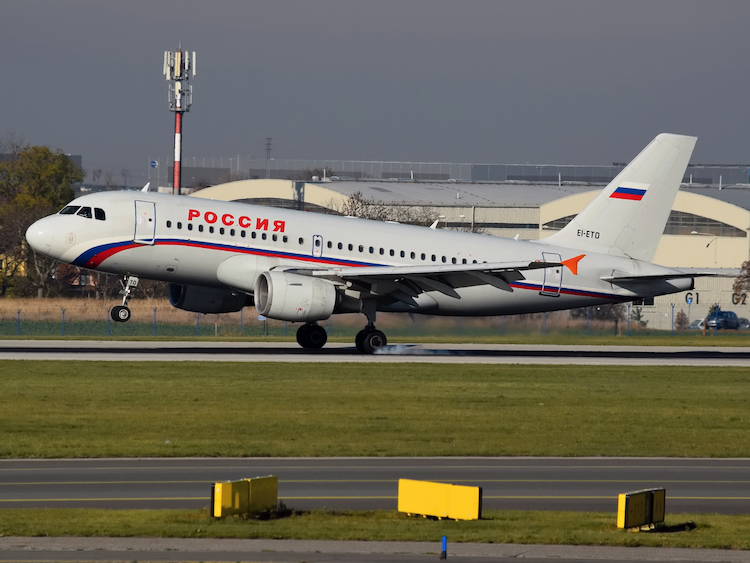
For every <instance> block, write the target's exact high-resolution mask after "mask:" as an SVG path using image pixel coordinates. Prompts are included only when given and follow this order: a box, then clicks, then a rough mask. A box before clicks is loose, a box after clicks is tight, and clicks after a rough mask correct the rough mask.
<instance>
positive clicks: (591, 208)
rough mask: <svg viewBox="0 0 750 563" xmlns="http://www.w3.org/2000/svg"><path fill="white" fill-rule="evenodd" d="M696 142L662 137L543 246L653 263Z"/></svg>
mask: <svg viewBox="0 0 750 563" xmlns="http://www.w3.org/2000/svg"><path fill="white" fill-rule="evenodd" d="M696 140H697V139H696V138H695V137H686V136H683V135H671V134H668V133H662V134H661V135H659V136H657V137H656V138H655V139H654V140H653V141H651V143H650V144H649V145H648V146H647V147H646V148H645V149H643V150H642V151H641V153H640V154H639V155H638V156H636V157H635V158H634V159H633V161H632V162H631V163H630V164H628V165H627V166H626V167H625V168H624V169H623V171H622V172H620V173H619V174H618V175H617V177H616V178H615V179H614V180H612V182H610V183H609V185H608V186H607V187H606V188H604V190H603V191H602V192H601V193H600V194H599V195H598V196H597V197H596V198H594V200H593V201H592V202H591V203H589V204H588V205H587V206H586V207H585V208H584V209H583V211H581V212H580V213H579V214H578V215H577V216H576V218H575V219H573V220H572V221H571V222H570V223H569V224H568V225H566V226H565V228H563V229H562V230H561V231H560V232H558V233H555V234H554V235H552V236H551V237H548V238H546V239H543V240H542V241H541V242H544V243H548V244H554V245H557V246H565V247H568V248H572V249H579V250H587V251H593V252H602V253H605V254H614V255H623V254H624V255H626V256H629V257H630V258H634V259H636V260H643V261H646V262H650V261H651V260H652V259H653V257H654V254H655V253H656V247H657V246H658V244H659V239H660V238H661V235H662V233H663V232H664V226H665V225H666V224H667V219H668V218H669V212H670V211H671V210H672V204H673V203H674V198H675V196H676V195H677V190H678V189H679V188H680V183H681V182H682V178H683V177H684V175H685V169H686V168H687V165H688V161H689V160H690V156H691V155H692V154H693V148H694V147H695V142H696Z"/></svg>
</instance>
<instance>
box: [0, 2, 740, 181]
mask: <svg viewBox="0 0 750 563" xmlns="http://www.w3.org/2000/svg"><path fill="white" fill-rule="evenodd" d="M180 43H181V44H182V46H183V48H186V49H189V50H194V51H196V52H197V65H196V69H197V76H196V78H195V80H194V81H193V91H194V100H193V106H192V108H191V110H190V112H189V113H188V114H186V116H185V119H184V144H183V162H185V163H189V162H190V161H191V160H192V157H197V158H202V157H232V156H235V157H236V155H238V154H239V155H243V156H254V157H256V158H264V156H265V150H264V146H265V138H266V137H269V136H270V137H273V144H274V148H273V156H274V157H276V158H309V159H315V158H319V159H323V158H327V159H338V160H344V159H352V160H398V161H428V162H474V163H517V162H531V163H552V164H610V163H612V162H613V161H625V160H629V159H630V158H632V157H633V156H635V154H637V153H638V151H639V150H640V149H641V148H643V146H645V145H646V144H647V143H648V142H649V141H650V140H651V139H652V138H653V137H654V136H655V135H656V134H658V133H660V132H671V133H683V134H690V135H696V136H698V146H697V148H696V152H695V154H694V157H693V162H704V163H705V162H710V163H749V162H750V142H749V141H750V139H749V138H748V137H749V135H748V119H749V113H750V112H748V106H749V105H750V2H748V1H747V0H737V1H710V2H709V1H703V0H701V1H697V0H660V1H655V0H648V1H638V0H627V1H622V0H621V1H614V0H612V1H607V0H514V1H504V0H492V1H489V0H455V1H449V0H257V1H244V0H227V1H224V0H211V1H210V2H208V1H206V2H199V1H195V0H180V1H168V0H167V1H160V2H151V1H140V0H127V1H118V2H110V1H102V0H58V1H55V2H49V1H41V0H0V84H1V86H0V136H5V135H7V134H8V133H10V132H13V133H15V134H16V135H17V136H20V137H22V138H23V139H24V140H25V141H26V142H27V143H30V144H36V145H48V146H50V147H51V148H53V149H61V150H63V151H64V152H66V153H71V154H81V155H83V165H84V168H85V169H86V170H89V171H90V170H93V169H95V168H103V169H104V170H108V171H111V172H113V173H115V174H119V171H120V169H122V168H127V169H129V170H130V171H131V174H132V176H131V180H130V181H131V183H132V184H138V183H139V182H141V179H143V178H145V177H146V174H147V170H148V161H149V159H150V158H154V157H156V156H161V157H167V156H168V155H170V154H171V153H172V150H173V149H172V147H173V140H174V139H173V133H174V115H173V114H172V113H171V112H170V111H169V109H168V104H167V83H166V81H165V79H164V77H163V76H162V61H163V53H164V51H165V50H174V49H176V48H177V47H178V45H179V44H180Z"/></svg>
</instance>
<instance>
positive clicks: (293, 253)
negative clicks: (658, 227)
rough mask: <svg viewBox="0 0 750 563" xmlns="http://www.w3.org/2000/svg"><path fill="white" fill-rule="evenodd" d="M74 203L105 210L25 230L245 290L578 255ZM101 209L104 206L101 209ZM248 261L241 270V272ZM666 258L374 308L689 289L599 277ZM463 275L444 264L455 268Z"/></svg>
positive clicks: (156, 206) (615, 297)
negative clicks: (296, 276)
mask: <svg viewBox="0 0 750 563" xmlns="http://www.w3.org/2000/svg"><path fill="white" fill-rule="evenodd" d="M71 205H76V206H81V207H82V208H83V207H88V208H91V209H92V210H96V209H99V210H101V211H103V215H104V217H105V218H104V219H101V218H96V217H95V216H92V217H87V216H85V214H84V215H77V214H68V215H62V214H57V215H52V216H50V217H46V218H44V219H41V220H40V221H38V222H37V223H35V224H34V225H33V226H32V227H31V228H30V229H29V234H28V237H29V241H30V243H31V244H32V246H33V247H34V248H35V249H36V250H37V251H40V252H44V253H45V254H48V255H49V256H51V257H53V258H56V259H58V260H60V261H62V262H67V263H71V264H74V265H77V266H80V267H83V268H89V269H94V270H101V271H104V272H111V273H114V274H121V275H134V276H140V277H143V278H150V279H157V280H164V281H168V282H172V283H176V284H190V285H196V286H206V287H216V288H227V289H240V290H242V291H245V292H248V293H249V292H251V291H252V289H251V288H252V287H253V284H254V281H255V280H254V278H253V279H249V278H252V277H253V276H254V277H256V278H257V276H259V275H260V274H261V273H262V272H264V271H268V270H270V269H271V268H275V267H290V268H311V267H312V268H314V267H318V266H320V267H341V266H344V267H373V266H376V267H377V266H408V265H421V266H434V267H435V268H439V267H440V266H445V265H451V264H472V263H475V262H476V263H483V262H490V263H496V262H518V261H529V262H533V261H544V262H561V261H563V260H566V259H570V258H572V257H573V256H576V255H579V254H581V252H580V250H572V249H568V248H563V247H556V246H551V245H548V244H545V243H544V242H541V241H517V240H510V239H503V238H497V237H492V236H486V235H479V234H472V233H462V232H455V231H450V230H444V229H430V228H425V227H416V226H410V225H402V224H394V223H386V222H377V221H367V220H362V219H355V218H349V217H340V216H333V215H321V214H316V213H307V212H302V211H295V210H289V209H279V208H270V207H263V206H256V205H248V204H243V203H233V202H224V201H216V200H206V199H200V198H191V197H182V196H171V195H164V194H156V193H143V192H131V191H123V192H103V193H97V194H91V195H86V196H83V197H80V198H78V199H76V200H75V201H73V202H71ZM100 215H101V214H100ZM236 256H243V257H245V258H246V260H244V261H243V264H245V266H246V270H247V275H246V276H245V277H247V278H248V279H247V283H246V284H245V283H242V285H241V286H240V287H237V286H236V285H235V286H228V285H227V284H226V283H222V279H220V278H221V276H220V275H219V273H218V272H219V270H220V266H221V265H222V263H224V262H225V261H226V260H227V259H228V258H232V257H236ZM244 271H245V270H243V272H244ZM670 271H672V270H669V269H667V268H663V267H661V266H657V265H654V264H651V263H648V262H642V261H637V260H632V259H630V258H627V257H625V256H612V255H608V254H597V253H592V252H587V253H585V256H584V258H583V259H581V260H580V262H579V263H578V270H577V274H573V273H572V272H571V271H570V270H568V269H566V268H565V267H562V266H556V267H553V268H546V269H539V270H529V271H525V272H524V276H523V278H525V279H518V280H515V281H511V282H510V287H511V289H512V290H511V291H508V290H507V289H501V288H498V287H496V286H493V285H491V284H486V283H480V282H479V281H478V280H477V281H476V282H469V283H463V284H458V285H460V287H457V288H456V290H455V291H456V294H457V295H448V294H446V293H445V292H441V291H438V290H435V291H426V292H424V293H421V294H420V295H418V296H417V297H416V298H415V302H416V304H417V306H416V307H414V306H407V305H405V304H404V303H400V302H394V303H389V304H380V305H379V306H378V308H379V310H390V311H411V312H420V313H428V314H442V315H473V316H476V315H499V314H514V313H529V312H539V311H552V310H559V309H569V308H574V307H585V306H589V305H593V304H601V303H606V302H621V301H630V300H633V299H638V298H642V297H647V296H654V295H661V294H666V293H673V292H677V291H682V290H685V289H689V288H690V287H691V285H692V279H690V278H679V279H672V280H669V281H664V280H662V281H655V282H652V283H641V284H639V285H638V286H637V287H629V288H628V289H625V288H623V287H621V286H617V285H613V284H612V283H610V282H608V281H605V280H603V279H602V278H603V277H607V276H612V275H613V274H615V273H616V274H617V275H620V276H623V275H625V276H627V275H639V276H644V275H660V274H664V273H667V272H670ZM460 275H468V274H460V273H451V274H450V276H453V277H455V276H460Z"/></svg>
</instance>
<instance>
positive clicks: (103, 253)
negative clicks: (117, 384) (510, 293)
mask: <svg viewBox="0 0 750 563" xmlns="http://www.w3.org/2000/svg"><path fill="white" fill-rule="evenodd" d="M156 245H157V246H189V247H191V248H200V249H203V250H218V251H222V252H232V253H235V254H249V255H256V256H267V257H270V258H286V259H290V260H298V261H302V262H309V263H313V264H319V265H321V266H354V267H357V266H359V267H363V266H375V267H378V266H381V267H385V266H386V265H384V264H378V263H373V262H358V261H354V260H342V259H327V258H317V257H314V256H310V255H307V254H295V253H292V252H278V251H271V250H263V249H260V248H243V247H237V246H232V245H229V244H216V243H206V242H199V241H188V240H183V239H159V240H157V241H156ZM142 246H144V245H141V244H135V243H134V242H133V241H130V240H128V241H122V242H113V243H109V244H102V245H99V246H95V247H93V248H91V249H89V250H87V251H86V252H84V253H83V254H81V255H80V256H79V257H78V258H76V259H75V260H74V261H73V264H75V265H77V266H86V265H87V264H88V266H87V267H90V268H95V267H96V266H98V265H99V264H101V262H103V261H104V260H105V259H107V258H109V257H110V256H112V255H114V254H116V253H118V252H121V251H122V250H127V249H130V248H139V247H142ZM90 261H91V262H90ZM510 286H511V287H515V288H517V289H525V290H529V291H541V290H542V286H541V285H540V284H535V283H530V282H519V281H516V282H513V283H511V284H510ZM560 293H561V294H563V295H577V296H580V297H597V298H601V299H615V300H618V301H628V300H630V299H631V298H632V296H631V297H624V296H621V295H617V294H613V293H603V292H598V291H589V290H581V289H573V288H566V287H562V288H560Z"/></svg>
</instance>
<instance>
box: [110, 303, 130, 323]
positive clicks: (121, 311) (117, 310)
mask: <svg viewBox="0 0 750 563" xmlns="http://www.w3.org/2000/svg"><path fill="white" fill-rule="evenodd" d="M110 316H111V317H112V320H113V321H115V322H117V323H124V322H127V321H129V320H130V309H128V308H127V307H123V306H122V305H118V306H117V307H112V311H111V312H110Z"/></svg>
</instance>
